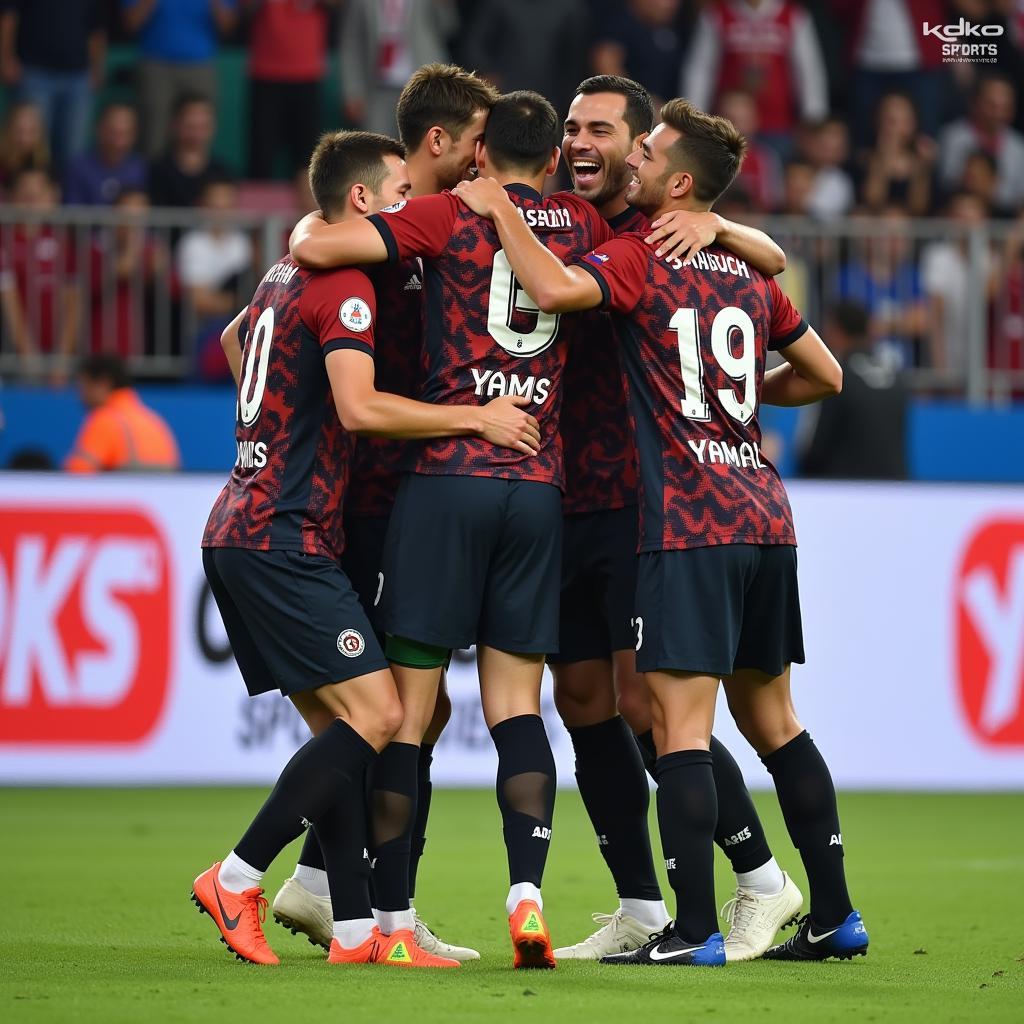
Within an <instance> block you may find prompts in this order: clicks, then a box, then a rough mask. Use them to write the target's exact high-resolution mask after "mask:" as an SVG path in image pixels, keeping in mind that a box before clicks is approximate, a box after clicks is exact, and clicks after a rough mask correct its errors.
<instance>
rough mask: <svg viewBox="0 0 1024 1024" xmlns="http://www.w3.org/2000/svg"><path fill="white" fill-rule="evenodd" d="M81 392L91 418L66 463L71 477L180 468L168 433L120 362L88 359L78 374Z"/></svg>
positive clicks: (107, 359) (175, 444)
mask: <svg viewBox="0 0 1024 1024" xmlns="http://www.w3.org/2000/svg"><path fill="white" fill-rule="evenodd" d="M78 391H79V395H80V396H81V398H82V404H83V405H84V406H85V408H86V409H87V410H88V416H86V419H85V423H83V424H82V428H81V430H80V431H79V432H78V437H77V438H76V439H75V446H74V448H73V449H72V451H71V454H70V455H69V456H68V457H67V458H66V459H65V460H64V468H65V469H66V470H67V471H68V472H69V473H100V472H104V471H115V472H127V471H132V470H135V471H138V470H164V471H166V470H173V469H179V468H180V467H181V456H180V455H179V454H178V444H177V442H176V441H175V440H174V435H173V434H172V433H171V429H170V427H168V425H167V423H166V422H165V421H164V420H163V418H162V417H161V416H159V415H158V414H157V413H155V412H154V411H153V410H152V409H150V408H147V406H146V405H144V404H143V402H142V399H141V398H139V395H138V392H136V391H135V390H134V389H133V388H132V387H131V384H130V381H129V379H128V372H127V370H126V369H125V366H124V363H123V362H122V361H121V360H120V359H118V358H117V356H90V357H89V358H88V359H86V360H85V361H84V362H83V363H82V364H81V366H80V367H79V369H78Z"/></svg>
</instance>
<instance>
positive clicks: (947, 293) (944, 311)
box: [921, 192, 998, 374]
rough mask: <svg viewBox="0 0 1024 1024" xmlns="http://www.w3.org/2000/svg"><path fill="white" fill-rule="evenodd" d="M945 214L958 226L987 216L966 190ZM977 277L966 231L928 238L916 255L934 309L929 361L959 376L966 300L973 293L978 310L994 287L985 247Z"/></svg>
mask: <svg viewBox="0 0 1024 1024" xmlns="http://www.w3.org/2000/svg"><path fill="white" fill-rule="evenodd" d="M945 213H946V216H947V217H949V218H950V220H953V221H955V222H956V223H957V224H960V225H962V226H963V228H964V229H965V230H966V229H970V228H973V227H977V226H978V225H980V224H984V222H985V218H986V217H987V216H988V209H987V207H986V206H985V203H984V202H983V201H982V200H981V199H979V198H978V197H977V196H975V195H971V194H970V193H969V192H958V193H956V194H955V195H953V196H952V197H950V200H949V202H948V203H947V205H946V211H945ZM982 259H983V262H982V265H981V266H980V267H979V268H978V276H977V277H975V274H974V270H973V268H972V266H971V263H970V260H969V259H968V241H967V237H966V235H963V234H956V235H954V236H953V237H952V238H947V239H944V240H943V241H941V242H934V243H932V244H931V245H928V246H926V247H925V249H924V251H923V252H922V253H921V280H922V282H923V284H924V290H925V294H927V295H928V296H929V297H930V299H931V301H932V302H933V303H934V305H935V306H936V308H937V310H938V316H937V320H936V327H937V328H938V329H937V330H935V331H932V332H931V333H930V334H929V339H928V340H929V342H930V347H931V355H932V360H931V365H932V366H933V367H934V368H935V369H937V370H952V371H953V372H954V373H957V374H963V372H964V370H965V369H966V365H967V348H966V346H967V342H968V339H969V338H970V337H971V334H972V331H971V328H972V324H971V298H972V296H973V295H975V294H976V293H980V294H979V295H978V298H979V301H980V302H981V303H982V306H983V308H985V309H987V308H988V303H989V299H990V298H992V297H993V296H994V295H995V292H996V287H997V285H998V275H997V273H996V270H997V267H996V262H995V260H994V259H993V258H992V254H991V253H990V252H989V250H988V249H987V248H986V249H985V250H984V254H983V258H982Z"/></svg>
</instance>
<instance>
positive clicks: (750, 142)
mask: <svg viewBox="0 0 1024 1024" xmlns="http://www.w3.org/2000/svg"><path fill="white" fill-rule="evenodd" d="M717 112H718V113H719V114H721V115H722V117H726V118H728V119H729V120H730V121H732V123H733V124H734V125H736V129H737V130H738V131H739V132H740V133H741V134H742V135H743V136H744V137H745V138H746V140H747V152H746V155H745V156H744V157H743V163H742V165H741V166H740V174H739V181H740V183H741V184H742V185H743V187H744V188H745V189H746V191H747V193H748V194H749V195H750V197H751V199H752V200H753V202H754V207H755V209H758V210H762V211H764V210H774V209H775V207H776V206H778V205H779V202H780V201H781V199H782V161H781V160H779V154H778V153H776V152H775V150H774V149H772V148H771V146H765V145H764V144H763V143H761V142H760V141H759V140H758V137H757V133H758V128H759V127H760V126H759V125H758V122H757V102H756V101H755V100H754V97H753V96H751V95H750V93H749V92H745V91H744V90H743V89H729V90H727V91H726V92H724V93H722V95H721V96H720V97H719V98H718V107H717ZM723 216H724V215H723Z"/></svg>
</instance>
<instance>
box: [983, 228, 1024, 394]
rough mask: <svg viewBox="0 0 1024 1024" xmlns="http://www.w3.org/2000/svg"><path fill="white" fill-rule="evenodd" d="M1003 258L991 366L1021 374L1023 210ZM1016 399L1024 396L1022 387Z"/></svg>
mask: <svg viewBox="0 0 1024 1024" xmlns="http://www.w3.org/2000/svg"><path fill="white" fill-rule="evenodd" d="M1001 257H1002V258H1001V268H1002V274H1001V278H1000V284H1001V287H1000V288H999V289H998V291H997V294H996V296H995V301H994V302H993V305H992V337H991V342H990V349H989V353H988V365H989V366H990V367H992V368H994V369H999V370H1011V371H1014V372H1015V373H1017V374H1020V373H1021V372H1024V211H1022V212H1021V214H1020V216H1019V217H1018V218H1017V222H1016V223H1015V224H1014V225H1013V230H1012V231H1011V232H1010V233H1009V235H1007V237H1006V241H1005V243H1004V247H1003V252H1002V253H1001ZM1014 397H1016V398H1022V397H1024V395H1021V393H1020V389H1019V388H1018V389H1017V391H1016V393H1015V395H1014Z"/></svg>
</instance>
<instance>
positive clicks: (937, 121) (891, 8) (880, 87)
mask: <svg viewBox="0 0 1024 1024" xmlns="http://www.w3.org/2000/svg"><path fill="white" fill-rule="evenodd" d="M831 4H832V13H833V17H834V18H835V19H836V20H837V21H839V22H840V23H841V24H842V25H843V27H844V29H845V36H846V39H847V41H848V45H849V62H850V65H851V67H852V69H853V72H854V74H853V84H852V88H851V89H850V90H849V92H850V97H851V99H852V101H853V109H852V111H851V114H852V117H851V124H852V125H853V127H854V131H855V132H856V140H855V141H856V143H857V145H858V146H866V145H868V143H869V140H870V132H871V124H872V119H873V117H874V115H875V110H876V108H877V106H878V103H879V100H880V99H881V97H882V96H884V95H885V94H886V93H889V92H904V93H906V94H907V95H908V96H910V97H911V99H912V101H913V104H914V109H915V110H916V111H917V112H918V115H919V120H920V123H921V129H922V131H923V132H924V133H925V134H926V135H930V136H932V137H934V136H935V135H936V134H937V133H938V130H939V126H940V125H941V124H942V120H943V116H944V114H945V108H946V91H947V78H948V76H947V74H946V70H945V68H944V67H943V64H942V43H941V41H940V40H938V39H936V38H935V37H934V36H931V35H928V36H926V35H925V34H924V32H923V31H922V25H923V24H924V23H925V22H929V23H930V24H932V25H944V24H946V21H947V18H946V15H947V13H948V11H947V6H946V3H945V0H831Z"/></svg>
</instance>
